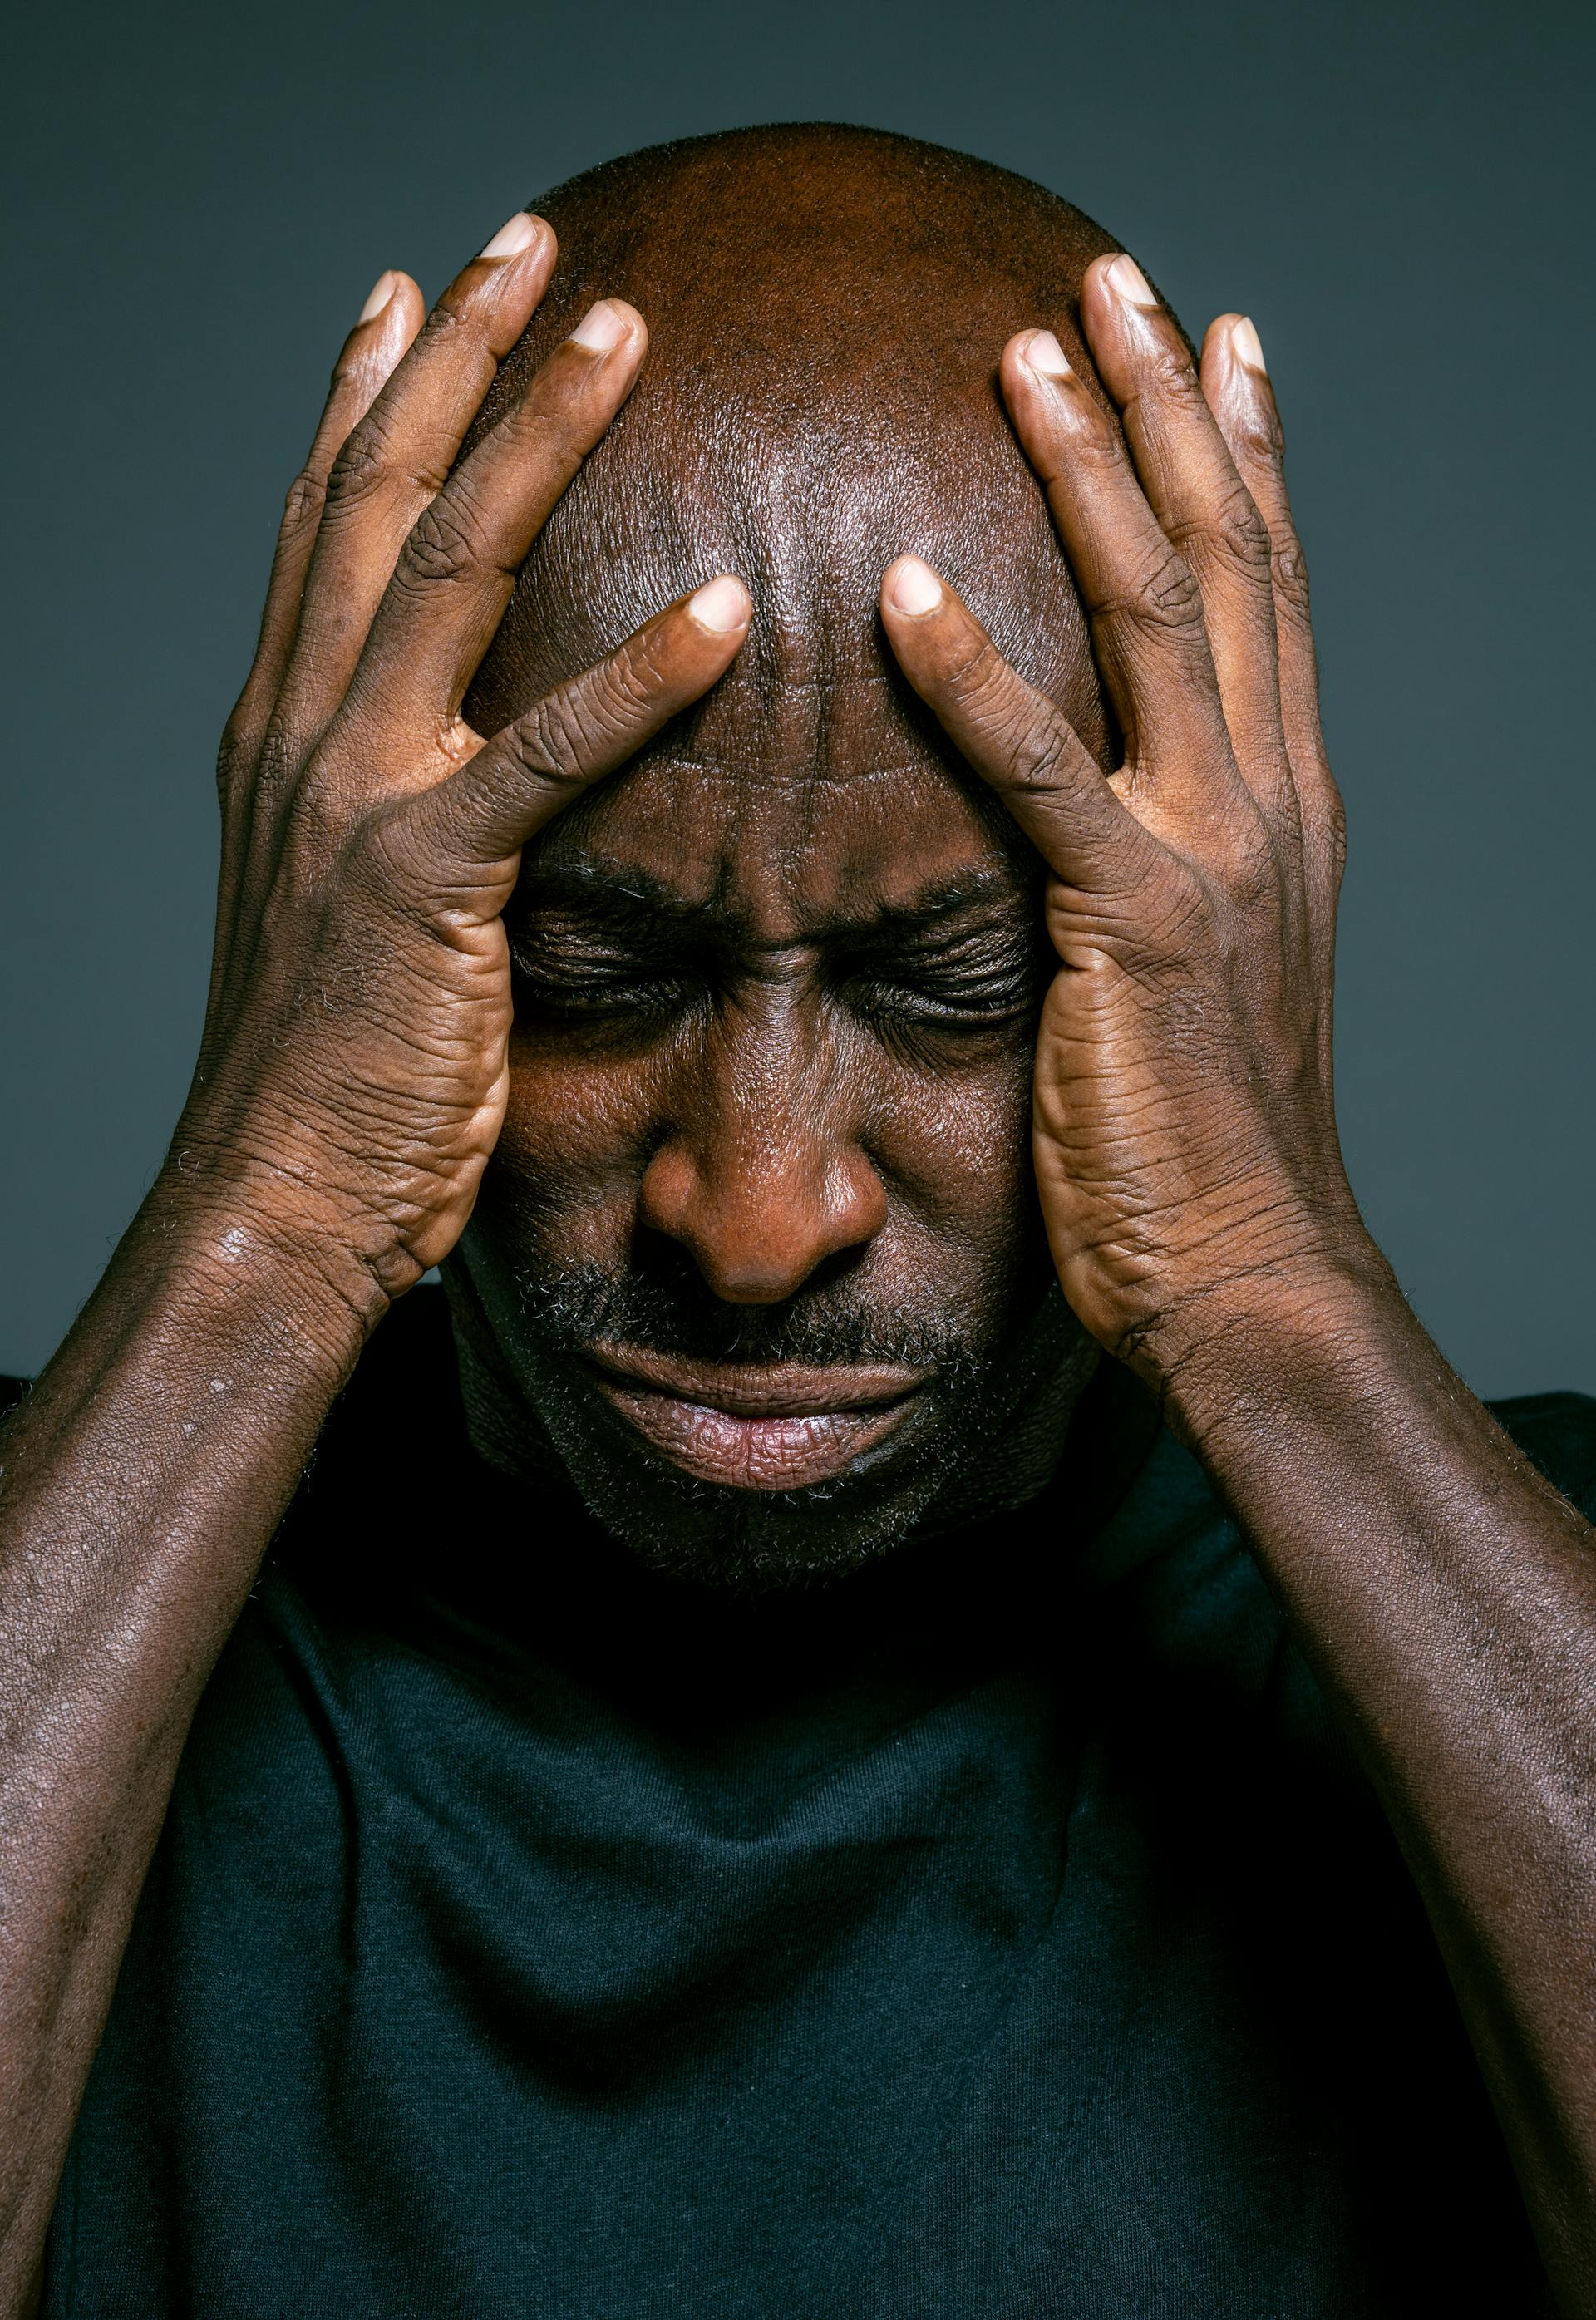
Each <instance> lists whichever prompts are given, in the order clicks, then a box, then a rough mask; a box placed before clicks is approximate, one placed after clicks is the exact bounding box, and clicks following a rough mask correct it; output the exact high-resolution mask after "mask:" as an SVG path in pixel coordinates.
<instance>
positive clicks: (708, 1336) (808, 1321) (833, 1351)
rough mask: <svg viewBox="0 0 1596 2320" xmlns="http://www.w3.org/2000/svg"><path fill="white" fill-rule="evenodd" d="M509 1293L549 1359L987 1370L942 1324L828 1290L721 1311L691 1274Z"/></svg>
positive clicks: (565, 1278) (541, 1284)
mask: <svg viewBox="0 0 1596 2320" xmlns="http://www.w3.org/2000/svg"><path fill="white" fill-rule="evenodd" d="M516 1286H517V1288H518V1290H519V1291H520V1294H521V1307H522V1310H523V1313H524V1315H525V1319H526V1322H527V1326H528V1327H529V1328H530V1330H531V1332H532V1333H533V1334H534V1336H535V1337H538V1338H539V1339H540V1342H541V1343H542V1344H543V1345H545V1346H547V1347H548V1348H549V1350H550V1351H551V1352H557V1353H566V1352H569V1351H570V1350H571V1349H572V1348H573V1347H576V1346H581V1345H591V1344H593V1343H594V1342H600V1343H606V1342H607V1343H610V1344H613V1345H623V1346H634V1347H636V1348H637V1349H638V1350H639V1351H640V1352H645V1353H656V1354H677V1355H683V1354H685V1355H688V1356H689V1357H690V1358H692V1359H694V1360H697V1361H705V1362H739V1363H747V1364H760V1363H772V1364H774V1363H777V1362H792V1363H802V1364H805V1365H815V1366H822V1365H825V1364H832V1363H847V1362H861V1363H863V1362H871V1363H875V1362H880V1363H885V1364H893V1365H897V1364H902V1366H904V1367H906V1368H911V1369H939V1370H943V1371H952V1372H962V1373H964V1374H965V1375H966V1376H971V1375H974V1374H975V1373H978V1372H980V1371H982V1370H984V1369H985V1368H986V1367H987V1366H988V1365H989V1364H988V1358H987V1356H986V1355H985V1354H984V1352H983V1351H981V1350H979V1349H978V1348H977V1347H976V1346H974V1345H973V1344H972V1343H971V1342H970V1340H969V1339H968V1338H966V1337H964V1336H962V1335H961V1334H960V1333H959V1332H958V1330H957V1328H951V1327H949V1326H948V1323H947V1321H946V1320H945V1319H939V1320H932V1319H929V1317H928V1316H926V1315H924V1314H916V1313H911V1312H908V1311H904V1310H892V1311H884V1310H881V1309H880V1308H879V1307H876V1306H866V1305H865V1304H864V1303H863V1302H862V1301H861V1300H859V1299H858V1298H857V1296H853V1295H849V1294H848V1293H847V1292H846V1291H840V1292H839V1290H838V1289H837V1288H836V1287H834V1286H833V1287H828V1288H820V1289H812V1290H810V1289H806V1290H803V1291H800V1292H799V1294H798V1295H797V1296H795V1297H791V1298H787V1299H785V1300H783V1301H782V1302H781V1303H780V1304H776V1305H729V1304H728V1303H727V1302H726V1301H725V1300H724V1299H723V1298H720V1297H717V1296H716V1295H715V1293H714V1291H712V1289H711V1288H710V1287H709V1286H708V1284H707V1282H704V1281H703V1278H702V1276H701V1275H700V1274H699V1273H698V1272H697V1269H696V1267H694V1268H692V1269H691V1270H688V1269H687V1268H684V1270H683V1271H682V1273H680V1274H677V1275H671V1276H669V1277H662V1276H654V1275H645V1274H643V1273H636V1272H631V1273H604V1272H603V1271H602V1270H601V1269H600V1268H599V1267H597V1266H596V1265H585V1266H581V1267H577V1268H573V1269H572V1270H571V1271H569V1272H567V1273H558V1274H555V1275H552V1276H550V1275H548V1274H540V1275H539V1276H538V1277H536V1278H532V1277H530V1276H529V1275H526V1274H518V1277H517V1282H516Z"/></svg>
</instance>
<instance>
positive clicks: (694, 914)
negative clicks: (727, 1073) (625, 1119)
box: [523, 845, 1024, 947]
mask: <svg viewBox="0 0 1596 2320" xmlns="http://www.w3.org/2000/svg"><path fill="white" fill-rule="evenodd" d="M716 869H717V875H716V876H715V878H714V880H713V881H712V884H711V885H710V887H709V888H708V890H707V891H706V892H705V893H700V894H684V893H682V892H681V891H680V889H679V888H677V887H674V886H673V885H672V884H670V883H669V881H668V880H667V879H665V878H662V877H660V876H659V875H658V874H657V872H655V871H652V870H649V869H648V868H646V867H645V866H644V865H642V864H641V863H639V862H637V861H634V860H631V859H630V858H628V857H626V856H621V855H616V854H612V853H609V852H607V851H604V850H603V849H601V848H594V847H585V846H575V845H573V846H569V847H566V848H565V849H563V850H561V851H560V852H558V853H557V854H555V855H554V856H552V857H546V856H540V857H539V861H538V863H537V864H536V865H535V866H534V867H533V869H532V870H531V872H530V875H529V876H528V877H527V879H526V880H525V881H524V882H523V884H524V885H525V888H526V890H527V892H528V893H529V896H530V898H531V899H534V900H535V899H536V898H537V897H538V896H539V894H540V893H541V894H542V895H543V896H544V897H545V899H547V898H549V897H550V896H552V897H553V898H555V899H557V900H558V899H562V896H561V890H562V889H570V890H572V891H573V893H574V894H575V896H576V897H577V898H580V899H581V900H584V901H588V902H597V903H600V904H601V905H602V904H603V902H604V901H605V900H607V899H619V900H621V901H623V902H628V903H633V902H642V903H646V904H647V905H648V906H649V907H650V908H651V909H655V910H658V911H662V912H663V913H665V914H666V915H667V917H669V918H672V919H676V920H691V919H700V920H703V919H710V918H714V917H719V918H721V919H723V920H727V921H730V923H732V924H733V925H735V926H736V927H737V928H738V929H739V932H740V933H741V934H742V935H743V936H744V938H747V939H751V940H753V941H754V942H755V943H756V944H758V945H760V947H772V946H771V945H770V943H769V941H768V939H767V938H760V937H759V936H758V934H757V929H756V928H755V926H754V924H753V921H752V919H751V916H750V914H749V913H748V911H747V910H746V909H744V908H743V907H741V906H739V903H738V902H737V900H736V899H735V896H734V894H733V893H732V887H733V884H734V881H733V878H732V876H731V875H730V865H728V864H726V863H725V862H723V861H722V862H721V863H720V864H718V865H716ZM1023 899H1024V898H1023V896H1022V893H1021V890H1020V885H1019V883H1018V882H1017V880H1016V879H1015V877H1014V875H1013V874H1012V871H1011V867H1010V866H1009V865H1006V864H1004V863H1003V862H1002V861H1001V860H997V861H985V862H974V863H971V864H969V865H967V866H966V867H965V868H963V869H960V870H956V871H953V872H951V873H949V874H948V875H945V876H942V877H934V876H933V877H928V878H927V879H925V880H924V881H922V883H921V884H920V885H919V886H917V887H912V888H910V889H908V890H907V891H906V892H905V893H902V894H899V895H895V896H893V895H885V894H884V895H880V896H878V897H877V899H876V901H875V904H874V906H873V907H872V908H870V909H869V910H867V911H865V910H853V911H847V910H838V911H831V912H830V914H829V915H825V916H821V915H819V914H812V915H807V916H805V915H804V914H803V913H802V912H801V913H800V919H799V931H800V933H801V934H803V936H805V937H807V938H810V939H812V940H816V941H824V940H828V939H830V940H835V939H836V938H839V937H845V938H846V937H848V936H855V937H857V936H859V935H863V934H872V933H876V932H878V931H880V930H881V929H890V930H892V931H893V932H895V933H898V934H900V935H912V934H915V933H920V932H924V931H926V930H927V929H929V928H931V927H933V926H934V925H936V924H937V923H939V922H940V921H943V920H948V919H952V918H955V917H958V916H961V915H963V916H968V915H970V914H972V913H976V912H979V911H981V910H982V909H983V908H984V906H985V905H988V904H998V905H1006V904H1012V903H1016V902H1020V901H1021V900H1023ZM1003 915H1005V916H1007V915H1009V912H1008V911H1004V912H1003Z"/></svg>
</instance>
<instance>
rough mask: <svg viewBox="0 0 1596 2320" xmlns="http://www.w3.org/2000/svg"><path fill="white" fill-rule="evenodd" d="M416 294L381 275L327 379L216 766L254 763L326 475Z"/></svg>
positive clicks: (400, 343)
mask: <svg viewBox="0 0 1596 2320" xmlns="http://www.w3.org/2000/svg"><path fill="white" fill-rule="evenodd" d="M424 312H425V309H424V307H423V305H422V294H421V292H420V291H419V290H418V289H417V288H416V285H415V284H414V283H413V281H412V280H411V278H410V276H409V275H408V274H399V273H395V272H394V270H393V269H392V268H390V269H389V270H388V272H386V273H385V274H382V275H379V276H378V277H377V280H376V285H375V287H374V288H373V290H372V292H371V295H370V296H369V297H368V298H367V301H366V304H365V305H364V306H363V307H362V309H361V311H360V316H359V320H358V322H356V324H355V327H354V329H353V330H352V331H350V332H349V337H348V338H347V339H346V340H344V343H343V349H342V351H341V352H340V355H339V358H338V360H337V362H336V363H335V364H334V366H333V370H332V383H331V387H330V388H329V390H328V394H327V402H326V405H325V407H324V409H323V410H322V417H321V421H320V423H319V425H318V426H317V429H316V432H315V439H314V440H313V442H312V444H311V448H310V451H309V454H308V456H307V458H306V459H305V463H304V467H302V468H301V469H300V471H299V473H298V475H297V476H295V479H294V481H293V483H292V484H291V485H290V486H289V489H288V496H287V500H286V503H285V506H284V510H283V521H282V524H281V527H280V528H279V530H278V532H277V553H276V555H275V556H274V557H273V559H272V568H271V578H270V580H269V581H268V584H267V591H266V609H265V611H264V612H263V613H262V615H261V621H260V635H259V639H258V642H257V645H256V648H255V658H254V660H253V662H252V663H251V665H250V669H249V677H248V678H247V680H246V682H245V684H244V689H243V691H242V693H240V696H239V700H238V704H237V706H236V707H235V709H234V710H233V712H232V715H231V717H230V718H229V720H228V722H227V730H226V732H225V734H224V736H223V740H222V770H223V774H224V775H226V773H227V772H228V771H229V770H230V767H231V766H236V765H237V764H240V763H242V764H244V765H246V766H247V765H249V763H252V761H253V758H254V756H255V752H256V750H257V749H258V747H259V743H260V738H261V735H262V734H263V733H264V732H265V730H266V726H267V722H268V719H269V718H270V715H271V712H272V708H273V704H274V703H275V702H276V700H277V691H278V688H279V686H280V685H281V684H282V681H283V672H284V670H285V669H286V667H287V665H288V656H289V654H290V653H291V652H292V650H293V648H294V639H295V634H296V632H297V630H298V627H299V614H300V605H301V602H302V600H303V598H304V579H305V573H306V571H307V570H308V568H309V566H310V560H311V551H312V549H313V548H314V546H315V541H316V532H317V530H318V528H319V527H320V524H321V521H322V506H323V503H324V502H325V500H326V497H327V478H328V476H329V475H330V474H331V470H332V463H333V461H334V459H335V458H337V456H338V454H339V451H340V449H341V448H342V445H343V443H344V442H345V440H346V439H347V438H348V437H349V434H350V433H351V432H352V431H353V430H354V429H355V428H356V427H357V426H358V424H359V422H360V421H361V420H362V419H364V418H365V416H366V413H367V412H368V411H369V410H370V408H371V406H372V404H373V403H375V402H376V397H377V395H378V394H379V393H380V391H381V389H382V387H383V385H385V382H386V380H387V379H388V377H389V376H391V374H392V372H393V370H394V367H395V365H396V364H397V363H398V362H399V360H400V358H401V357H402V356H403V355H404V351H405V349H406V348H407V347H408V346H409V345H410V344H411V342H412V340H413V339H414V337H415V334H416V332H417V331H419V330H420V328H421V326H422V315H423V313H424Z"/></svg>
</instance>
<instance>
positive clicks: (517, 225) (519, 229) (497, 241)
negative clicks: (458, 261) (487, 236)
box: [481, 210, 538, 258]
mask: <svg viewBox="0 0 1596 2320" xmlns="http://www.w3.org/2000/svg"><path fill="white" fill-rule="evenodd" d="M537 239H538V221H537V219H536V218H535V217H531V216H530V215H529V214H528V213H527V212H526V211H525V210H517V211H516V213H515V215H514V216H513V217H512V218H506V219H505V221H504V222H503V225H502V226H501V227H500V228H499V231H498V232H497V233H496V234H494V238H493V240H491V241H485V242H484V243H483V245H482V252H481V254H482V256H483V257H484V258H516V257H519V256H520V254H521V251H522V250H523V249H530V248H531V246H532V244H533V242H535V241H536V240H537Z"/></svg>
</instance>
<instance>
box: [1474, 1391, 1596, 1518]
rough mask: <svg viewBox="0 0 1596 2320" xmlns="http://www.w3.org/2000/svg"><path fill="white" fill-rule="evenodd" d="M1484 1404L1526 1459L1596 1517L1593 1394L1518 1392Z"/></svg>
mask: <svg viewBox="0 0 1596 2320" xmlns="http://www.w3.org/2000/svg"><path fill="white" fill-rule="evenodd" d="M1485 1407H1486V1408H1487V1409H1489V1410H1490V1412H1491V1415H1492V1417H1493V1418H1495V1420H1496V1422H1497V1424H1498V1425H1499V1426H1500V1427H1501V1429H1502V1431H1503V1433H1504V1434H1507V1435H1509V1436H1511V1438H1512V1440H1513V1441H1514V1442H1516V1443H1517V1444H1518V1445H1519V1449H1520V1450H1522V1451H1523V1453H1524V1455H1525V1456H1526V1457H1527V1458H1528V1460H1529V1462H1530V1464H1532V1465H1535V1466H1538V1467H1539V1469H1540V1471H1541V1473H1543V1474H1544V1475H1545V1476H1546V1480H1547V1481H1548V1482H1551V1483H1553V1484H1554V1485H1555V1488H1556V1489H1558V1490H1559V1491H1562V1493H1563V1495H1564V1498H1566V1499H1572V1500H1573V1503H1574V1505H1575V1506H1576V1507H1578V1509H1580V1512H1581V1513H1582V1515H1584V1516H1585V1517H1586V1518H1587V1519H1589V1520H1591V1521H1596V1394H1589V1393H1569V1392H1563V1393H1521V1394H1516V1395H1514V1396H1513V1397H1512V1398H1511V1400H1507V1401H1491V1402H1487V1403H1486V1405H1485Z"/></svg>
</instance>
